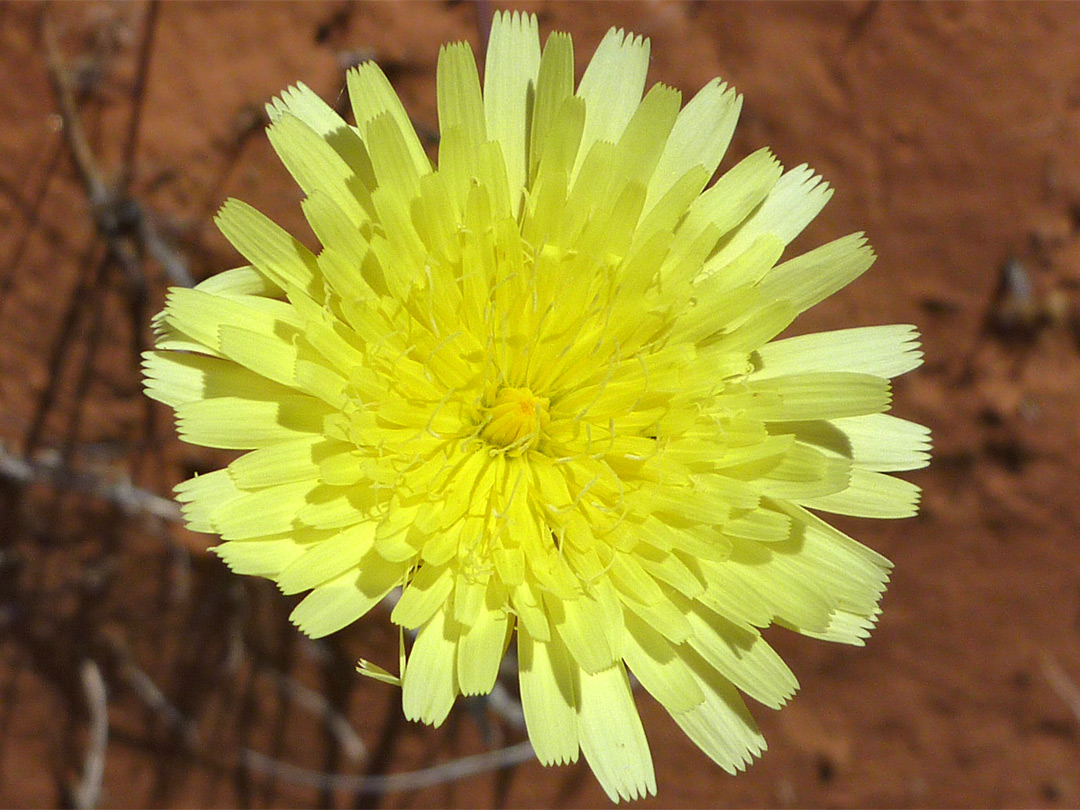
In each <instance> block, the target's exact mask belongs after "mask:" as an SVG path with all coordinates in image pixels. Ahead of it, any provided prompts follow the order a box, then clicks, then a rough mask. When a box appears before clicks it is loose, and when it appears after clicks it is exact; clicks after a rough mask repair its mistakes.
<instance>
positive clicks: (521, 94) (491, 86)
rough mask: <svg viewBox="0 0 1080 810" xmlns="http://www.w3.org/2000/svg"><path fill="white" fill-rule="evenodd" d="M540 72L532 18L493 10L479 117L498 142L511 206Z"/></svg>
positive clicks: (520, 186)
mask: <svg viewBox="0 0 1080 810" xmlns="http://www.w3.org/2000/svg"><path fill="white" fill-rule="evenodd" d="M539 70H540V34H539V29H538V27H537V23H536V16H535V15H533V14H522V13H521V12H518V11H515V12H513V13H511V12H509V11H504V12H501V13H499V12H497V13H496V14H495V17H494V19H493V20H492V22H491V36H490V38H489V40H488V49H487V63H486V66H485V69H484V113H485V116H486V119H487V133H488V137H489V138H491V139H492V140H494V141H497V142H498V144H499V147H500V149H501V151H502V156H503V160H504V161H505V164H506V180H507V190H508V192H509V194H510V203H511V205H512V206H513V207H514V210H515V211H516V210H517V206H518V204H519V201H520V200H521V197H522V192H523V190H524V189H525V180H526V178H527V176H528V168H529V167H528V152H527V150H528V145H529V140H530V134H529V131H528V129H527V124H528V114H527V113H528V110H529V107H530V105H531V103H532V100H533V97H534V95H535V93H536V78H537V74H538V72H539Z"/></svg>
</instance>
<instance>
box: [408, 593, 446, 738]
mask: <svg viewBox="0 0 1080 810" xmlns="http://www.w3.org/2000/svg"><path fill="white" fill-rule="evenodd" d="M459 633H460V625H456V624H455V623H454V622H453V620H452V619H447V616H446V611H445V610H440V611H438V612H437V613H435V615H434V616H432V617H431V619H430V621H428V623H427V624H425V625H424V626H423V627H422V628H420V632H419V633H418V634H417V636H416V641H415V642H413V647H412V651H411V652H410V653H409V658H408V664H407V665H406V667H405V672H404V673H403V674H402V677H401V705H402V708H403V709H404V710H405V717H407V718H408V719H409V720H419V721H420V722H422V723H427V724H428V725H432V726H435V727H436V728H438V727H439V726H441V725H442V723H443V721H444V720H445V719H446V716H447V715H448V714H449V713H450V709H451V708H452V707H453V705H454V699H455V698H456V697H457V695H458V688H457V678H456V674H455V671H456V661H457V640H458V634H459Z"/></svg>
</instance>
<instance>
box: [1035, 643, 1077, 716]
mask: <svg viewBox="0 0 1080 810" xmlns="http://www.w3.org/2000/svg"><path fill="white" fill-rule="evenodd" d="M1042 670H1043V675H1045V676H1046V680H1047V681H1049V682H1050V687H1051V688H1052V689H1053V690H1054V692H1056V693H1057V696H1058V697H1059V698H1061V699H1062V701H1064V703H1065V705H1066V706H1068V707H1069V711H1071V712H1072V713H1073V717H1075V718H1076V720H1077V722H1080V686H1077V685H1076V682H1075V681H1073V679H1072V678H1070V677H1069V675H1068V673H1067V672H1065V670H1064V669H1062V667H1061V664H1059V663H1058V662H1057V659H1056V658H1054V656H1053V655H1051V654H1050V653H1043V655H1042Z"/></svg>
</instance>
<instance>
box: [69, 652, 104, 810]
mask: <svg viewBox="0 0 1080 810" xmlns="http://www.w3.org/2000/svg"><path fill="white" fill-rule="evenodd" d="M79 674H80V676H81V679H82V685H83V691H84V692H85V693H86V705H87V708H88V709H89V710H90V741H89V743H88V744H87V747H86V757H85V759H84V760H83V772H82V778H81V779H80V780H79V784H78V785H76V786H75V787H74V788H73V789H72V791H71V796H72V800H73V803H74V805H75V806H76V807H77V808H80V809H81V808H92V807H94V806H95V805H97V801H98V797H99V796H100V795H101V783H102V780H103V779H104V776H105V749H106V748H107V747H108V745H109V704H108V696H107V694H106V692H105V679H104V678H102V677H101V669H100V668H99V667H98V665H97V664H96V663H95V662H94V661H93V659H90V658H87V659H86V660H85V661H83V663H82V667H80V670H79Z"/></svg>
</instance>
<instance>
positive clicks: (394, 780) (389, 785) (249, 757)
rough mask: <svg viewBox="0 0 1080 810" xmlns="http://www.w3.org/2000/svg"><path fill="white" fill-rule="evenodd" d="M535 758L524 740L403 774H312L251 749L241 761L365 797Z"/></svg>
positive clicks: (279, 776)
mask: <svg viewBox="0 0 1080 810" xmlns="http://www.w3.org/2000/svg"><path fill="white" fill-rule="evenodd" d="M534 756H535V754H534V753H533V748H532V744H531V743H530V742H528V741H527V740H526V741H525V742H520V743H517V744H516V745H511V746H507V747H506V748H499V749H497V750H495V751H486V752H485V753H483V754H474V755H473V756H469V757H460V758H458V759H452V760H450V761H449V762H443V763H440V764H439V765H433V766H432V767H430V768H421V769H420V770H416V771H407V772H405V773H391V774H386V775H379V776H363V775H352V774H336V773H325V772H323V771H314V770H311V769H309V768H301V767H299V766H297V765H290V764H289V763H287V762H281V761H280V760H276V759H273V758H272V757H268V756H266V755H265V754H260V753H259V752H258V751H253V750H251V749H250V748H244V749H243V750H242V751H241V760H242V762H243V763H244V765H246V766H247V767H248V768H250V769H251V770H253V771H259V772H260V773H263V774H266V775H267V776H269V777H271V778H273V779H278V780H281V781H283V782H289V783H291V784H294V785H302V786H304V787H314V788H318V789H319V790H326V791H333V790H339V791H345V792H349V793H353V794H364V795H381V794H384V793H396V792H400V791H408V790H420V789H422V788H428V787H433V786H435V785H443V784H446V783H447V782H456V781H458V780H461V779H465V778H466V777H469V776H475V775H476V774H480V773H486V772H487V771H495V770H499V769H501V768H510V767H513V766H514V765H520V764H521V763H522V762H528V761H529V760H530V759H532V758H533V757H534Z"/></svg>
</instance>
